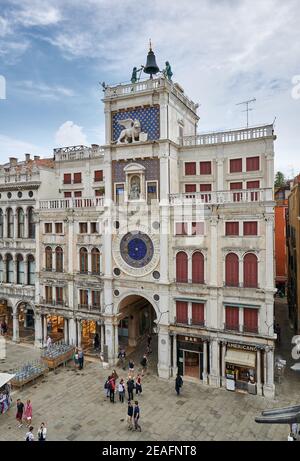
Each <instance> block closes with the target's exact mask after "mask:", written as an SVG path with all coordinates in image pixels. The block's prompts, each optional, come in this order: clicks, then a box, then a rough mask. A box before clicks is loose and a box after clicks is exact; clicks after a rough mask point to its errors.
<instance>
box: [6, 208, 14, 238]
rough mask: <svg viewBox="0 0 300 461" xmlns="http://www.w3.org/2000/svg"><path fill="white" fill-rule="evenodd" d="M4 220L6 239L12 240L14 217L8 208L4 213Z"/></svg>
mask: <svg viewBox="0 0 300 461" xmlns="http://www.w3.org/2000/svg"><path fill="white" fill-rule="evenodd" d="M6 219H7V237H8V238H13V237H14V215H13V210H12V209H11V208H8V209H7V211H6Z"/></svg>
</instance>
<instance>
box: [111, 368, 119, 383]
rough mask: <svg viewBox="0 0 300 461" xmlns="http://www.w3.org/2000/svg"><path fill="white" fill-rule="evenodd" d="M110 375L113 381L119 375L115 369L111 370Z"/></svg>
mask: <svg viewBox="0 0 300 461" xmlns="http://www.w3.org/2000/svg"><path fill="white" fill-rule="evenodd" d="M111 377H112V378H114V380H115V381H116V380H117V379H118V377H119V375H118V373H117V372H116V370H113V371H112V374H111Z"/></svg>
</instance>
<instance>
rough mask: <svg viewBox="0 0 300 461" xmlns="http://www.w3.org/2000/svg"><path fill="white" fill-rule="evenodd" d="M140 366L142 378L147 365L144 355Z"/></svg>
mask: <svg viewBox="0 0 300 461" xmlns="http://www.w3.org/2000/svg"><path fill="white" fill-rule="evenodd" d="M141 365H142V367H143V369H142V376H144V374H145V373H146V371H147V365H148V359H147V356H146V354H145V355H144V357H143V358H142V360H141Z"/></svg>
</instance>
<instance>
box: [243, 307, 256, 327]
mask: <svg viewBox="0 0 300 461" xmlns="http://www.w3.org/2000/svg"><path fill="white" fill-rule="evenodd" d="M244 331H246V332H249V333H257V332H258V310H257V309H244Z"/></svg>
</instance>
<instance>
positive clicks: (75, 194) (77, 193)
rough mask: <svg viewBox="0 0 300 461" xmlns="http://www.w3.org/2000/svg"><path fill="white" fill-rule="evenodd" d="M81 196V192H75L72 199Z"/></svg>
mask: <svg viewBox="0 0 300 461" xmlns="http://www.w3.org/2000/svg"><path fill="white" fill-rule="evenodd" d="M81 196H82V192H81V190H77V191H75V192H74V197H76V198H78V197H81Z"/></svg>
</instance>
